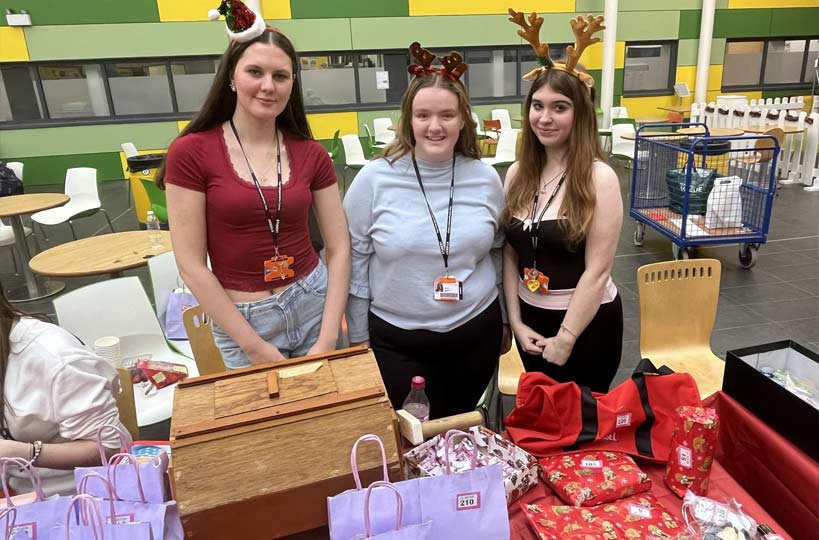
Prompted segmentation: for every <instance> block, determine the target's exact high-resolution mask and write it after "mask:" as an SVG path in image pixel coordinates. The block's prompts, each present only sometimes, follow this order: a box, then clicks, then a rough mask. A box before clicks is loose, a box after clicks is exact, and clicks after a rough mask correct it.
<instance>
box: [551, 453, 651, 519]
mask: <svg viewBox="0 0 819 540" xmlns="http://www.w3.org/2000/svg"><path fill="white" fill-rule="evenodd" d="M540 466H541V467H542V468H543V478H544V480H546V482H547V483H548V484H549V485H550V486H552V489H553V490H554V491H555V493H557V495H558V496H559V497H560V498H561V499H562V500H563V501H564V502H565V503H566V504H571V505H573V506H595V505H597V504H602V503H606V502H610V501H615V500H617V499H622V498H623V497H629V496H631V495H635V494H637V493H643V492H644V491H648V490H649V489H651V480H649V478H648V475H647V474H646V473H644V472H643V471H641V470H640V468H639V467H638V466H637V464H636V463H634V460H633V459H631V458H630V457H628V456H627V455H626V454H623V453H620V452H574V453H570V454H563V455H557V456H550V457H547V458H542V459H541V460H540Z"/></svg>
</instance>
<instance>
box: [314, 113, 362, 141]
mask: <svg viewBox="0 0 819 540" xmlns="http://www.w3.org/2000/svg"><path fill="white" fill-rule="evenodd" d="M307 123H309V124H310V131H312V132H313V137H315V138H316V139H319V140H321V139H332V138H333V134H334V133H335V132H336V130H339V131H341V133H339V136H341V135H346V134H348V133H355V134H356V135H358V113H355V112H343V113H326V114H308V115H307Z"/></svg>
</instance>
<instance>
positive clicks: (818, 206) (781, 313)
mask: <svg viewBox="0 0 819 540" xmlns="http://www.w3.org/2000/svg"><path fill="white" fill-rule="evenodd" d="M617 171H618V175H619V176H620V179H621V188H622V192H623V200H624V208H625V209H626V210H625V211H626V219H625V221H624V224H623V230H622V233H621V235H620V243H619V245H618V249H617V256H616V259H615V262H614V267H613V269H612V276H613V278H614V281H615V283H616V284H617V287H618V289H619V290H620V294H621V295H622V297H623V309H624V315H625V331H624V336H623V340H624V341H623V361H622V364H621V366H620V370H619V371H618V375H617V379H616V380H615V384H616V383H617V382H620V381H622V380H624V379H625V378H626V377H627V376H628V375H629V374H630V373H631V371H632V370H633V368H634V366H635V365H636V364H637V361H638V360H639V336H640V320H639V307H638V303H637V284H636V276H637V269H638V268H639V267H640V266H642V265H644V264H648V263H653V262H659V261H666V260H670V259H671V258H672V256H671V245H670V242H669V241H668V240H667V239H665V237H663V236H661V235H660V234H659V233H657V232H655V231H653V230H652V229H647V231H646V237H645V242H644V244H643V246H642V247H637V246H634V245H633V243H632V234H633V232H634V222H633V220H631V219H630V218H628V215H627V214H628V199H627V191H628V182H629V180H628V179H629V178H630V175H629V171H626V170H624V169H621V168H620V169H617ZM341 172H342V171H340V170H339V171H338V173H339V178H340V177H341ZM61 189H62V188H61V186H39V187H36V188H30V189H29V190H28V192H36V191H59V190H61ZM100 196H101V198H102V201H103V205H104V207H105V208H106V209H107V210H108V212H109V214H110V215H111V218H112V220H113V221H114V227H115V229H116V230H117V231H125V230H133V229H136V228H137V226H138V224H137V221H136V216H135V214H134V210H133V208H129V206H128V199H127V191H126V184H125V182H122V181H109V182H103V183H102V184H101V185H100ZM75 226H76V228H77V230H78V234H80V235H81V236H89V235H92V234H105V233H106V232H108V229H107V226H106V225H105V220H104V218H103V217H102V216H101V215H96V216H92V217H89V218H84V219H80V220H78V221H77V222H76V225H75ZM38 232H39V228H38ZM47 233H48V237H49V239H48V241H47V242H46V241H45V240H44V239H43V238H42V237H40V243H41V244H42V245H43V246H44V247H49V246H54V245H57V244H60V243H63V242H67V241H69V240H70V239H71V235H70V231H69V230H68V226H67V225H66V226H56V227H49V228H48V230H47ZM737 251H738V250H737V247H736V245H726V246H718V247H708V248H699V249H697V252H696V256H699V257H714V258H717V259H719V260H720V261H721V262H722V282H721V291H720V301H719V310H718V312H717V319H716V322H715V324H714V331H713V333H712V337H711V347H712V349H713V350H714V352H715V353H716V354H718V355H720V356H722V357H724V356H725V352H726V351H727V350H729V349H733V348H739V347H745V346H750V345H756V344H760V343H765V342H770V341H775V340H782V339H793V340H795V341H798V342H800V343H802V344H804V345H807V346H809V347H811V348H813V349H814V350H816V349H817V348H818V347H819V344H818V342H819V193H807V192H805V191H803V190H802V189H801V188H800V187H798V186H783V187H781V188H780V189H779V195H778V197H776V199H775V202H774V208H773V215H772V219H771V228H770V232H769V235H768V242H767V243H766V244H765V245H763V246H762V248H761V249H760V254H759V261H758V263H757V265H756V266H755V267H754V268H753V269H751V270H745V269H743V268H742V267H741V266H740V265H739V261H738V258H737ZM125 274H126V275H137V276H139V277H140V278H141V279H142V282H143V284H144V285H145V287H146V290H147V291H148V293H149V295H150V294H151V290H150V283H149V281H148V279H147V273H146V271H145V269H137V270H133V271H129V272H126V273H125ZM99 279H104V277H90V278H69V279H67V280H65V281H66V284H67V287H66V290H72V289H75V288H77V287H81V286H83V285H86V284H88V283H92V282H94V281H97V280H99ZM0 282H1V283H2V284H3V285H4V286H5V287H8V286H10V285H12V284H14V283H17V282H19V277H18V276H15V275H14V267H13V265H12V260H11V257H10V255H9V251H8V249H7V248H0ZM18 305H19V306H20V308H21V309H23V310H26V311H36V312H40V313H47V314H51V315H53V313H54V309H53V304H52V301H51V299H46V300H41V301H35V302H28V303H23V304H18ZM681 331H684V330H681Z"/></svg>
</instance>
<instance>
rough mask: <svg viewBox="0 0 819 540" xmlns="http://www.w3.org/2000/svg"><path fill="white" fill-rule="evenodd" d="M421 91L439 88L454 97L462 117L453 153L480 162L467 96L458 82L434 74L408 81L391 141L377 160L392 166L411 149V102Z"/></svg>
mask: <svg viewBox="0 0 819 540" xmlns="http://www.w3.org/2000/svg"><path fill="white" fill-rule="evenodd" d="M423 88H443V89H444V90H449V91H450V92H452V93H453V94H455V95H456V96H457V97H458V112H460V113H461V116H462V117H463V120H464V127H463V128H461V132H460V133H459V134H458V141H457V142H456V143H455V152H456V153H460V154H461V155H464V156H467V157H471V158H474V159H480V157H481V150H480V147H479V146H478V137H477V134H476V133H475V128H476V126H475V121H474V120H473V119H472V107H471V106H470V105H469V95H467V93H466V89H465V88H464V85H463V84H461V83H460V82H459V81H453V80H452V79H450V78H449V77H446V76H444V75H440V74H438V73H434V74H430V75H426V76H421V77H413V78H412V81H410V84H409V87H408V88H407V91H406V92H404V97H403V98H402V99H401V118H400V119H399V120H398V128H397V129H396V131H395V139H393V141H392V142H391V143H390V144H388V145H387V147H386V148H385V149H384V152H383V154H381V155H380V156H379V157H383V158H385V159H386V160H387V161H389V162H390V163H394V162H395V161H396V160H398V159H399V158H401V157H402V156H404V155H406V154H408V153H410V152H411V151H412V149H413V148H415V135H413V132H412V102H413V101H414V100H415V96H416V94H418V91H419V90H421V89H423Z"/></svg>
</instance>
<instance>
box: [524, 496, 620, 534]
mask: <svg viewBox="0 0 819 540" xmlns="http://www.w3.org/2000/svg"><path fill="white" fill-rule="evenodd" d="M520 507H521V508H522V509H523V513H524V515H526V520H527V521H528V522H529V526H530V527H531V528H532V530H533V531H534V532H535V534H536V535H537V537H538V538H540V539H541V540H600V539H601V538H602V539H606V540H616V539H620V538H622V536H620V535H619V534H618V532H617V528H616V526H615V525H614V522H613V521H611V520H607V519H605V518H604V517H598V516H596V515H595V514H594V512H592V511H591V510H589V509H586V508H576V507H574V506H552V505H550V504H539V503H533V504H525V503H520Z"/></svg>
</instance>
